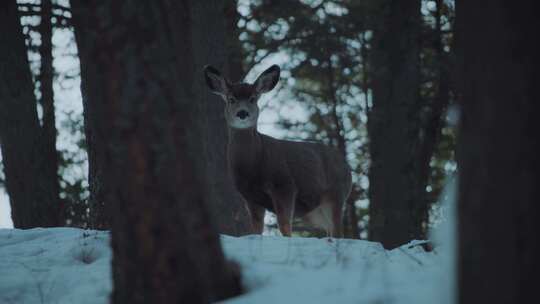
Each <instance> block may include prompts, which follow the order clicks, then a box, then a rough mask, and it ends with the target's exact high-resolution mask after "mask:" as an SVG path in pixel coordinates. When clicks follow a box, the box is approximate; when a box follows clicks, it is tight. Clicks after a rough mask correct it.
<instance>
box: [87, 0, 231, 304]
mask: <svg viewBox="0 0 540 304" xmlns="http://www.w3.org/2000/svg"><path fill="white" fill-rule="evenodd" d="M220 2H221V1H219V0H214V1H195V0H194V1H187V0H184V1H138V2H134V1H133V2H130V4H131V5H130V6H126V5H120V4H119V3H118V2H112V1H106V2H104V1H97V0H96V1H87V2H85V3H84V4H81V5H85V6H86V8H84V7H80V8H81V9H82V10H81V11H84V12H85V16H86V17H85V18H87V21H88V22H85V23H84V26H88V27H90V28H89V30H88V31H89V32H91V33H95V34H96V35H97V36H96V37H99V39H96V40H94V44H93V45H92V46H91V49H89V50H87V51H86V52H87V54H89V57H87V59H88V60H89V61H88V62H91V63H93V65H94V66H95V67H96V75H101V77H99V78H98V80H100V81H99V82H98V83H97V84H94V86H99V88H100V89H101V90H102V91H103V97H104V99H103V105H105V107H104V109H105V111H104V112H105V115H104V116H103V117H102V118H101V119H102V123H103V125H104V129H106V130H109V132H108V133H106V134H107V136H106V137H104V138H105V139H106V147H107V148H106V153H105V160H106V164H107V168H108V170H107V171H104V172H105V173H106V175H105V180H104V182H106V183H109V184H110V186H109V187H110V189H109V190H110V191H108V192H107V202H114V203H111V204H110V206H109V207H110V209H111V211H112V214H113V215H114V216H112V247H113V253H114V256H113V282H114V288H113V294H112V302H113V303H209V302H212V301H217V300H221V299H224V298H227V297H230V296H233V295H236V294H238V293H239V292H240V284H239V274H238V272H237V271H238V270H237V269H236V272H235V271H233V270H232V269H231V267H230V264H229V263H227V262H226V260H225V257H224V255H223V252H222V250H221V247H220V243H219V238H218V235H217V231H216V229H215V228H214V225H213V222H212V216H211V214H210V212H209V210H208V204H209V203H210V200H211V199H212V197H211V196H210V197H208V195H207V194H208V190H209V188H210V184H211V183H212V181H211V179H212V178H213V176H211V175H209V171H208V170H209V169H208V168H209V166H208V165H207V164H206V162H207V161H208V160H207V156H208V155H209V153H207V152H206V151H207V150H209V149H210V147H207V146H206V145H207V144H206V143H207V132H208V126H207V120H206V119H205V116H206V115H207V113H206V112H205V111H207V107H206V105H205V100H204V99H201V95H199V94H200V93H199V92H198V90H200V89H201V88H202V82H203V81H202V79H201V78H200V77H202V74H201V70H199V67H198V63H199V62H201V61H202V59H203V58H202V56H204V55H205V54H208V53H210V51H208V50H206V51H205V52H203V50H202V46H203V45H204V44H205V43H208V45H207V46H206V47H207V48H208V49H215V48H214V45H213V44H211V43H210V42H211V41H212V38H211V36H209V34H210V33H209V32H208V31H209V29H208V28H205V27H202V26H203V25H204V26H209V25H208V22H205V21H210V20H212V18H215V17H216V16H215V15H214V10H215V9H216V8H217V11H219V12H222V10H221V7H220V4H219V3H220ZM210 23H211V22H210ZM218 37H219V35H218ZM206 60H208V58H206ZM199 83H201V84H199ZM104 134H105V133H104Z"/></svg>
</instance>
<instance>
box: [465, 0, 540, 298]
mask: <svg viewBox="0 0 540 304" xmlns="http://www.w3.org/2000/svg"><path fill="white" fill-rule="evenodd" d="M456 2H457V3H456V18H457V19H456V38H457V49H458V62H459V68H460V69H459V70H460V73H459V77H458V79H459V89H460V92H461V98H460V105H461V110H462V111H461V121H460V123H461V124H460V129H459V137H458V151H457V152H458V154H457V156H458V166H459V198H458V217H459V219H458V221H459V224H458V232H459V234H458V237H459V246H458V248H459V258H458V260H459V262H458V278H457V282H458V285H459V286H458V287H459V303H462V304H468V303H494V304H497V303H527V302H534V301H535V300H534V299H538V283H537V281H536V278H538V276H539V275H540V260H539V259H538V257H539V256H540V238H539V237H538V231H540V221H539V220H538V214H540V205H539V203H538V200H539V197H540V187H539V181H540V158H539V157H538V156H539V155H540V136H539V135H538V130H539V129H540V120H539V119H538V117H539V116H540V105H539V103H538V102H539V100H540V94H539V91H538V84H539V83H540V77H539V74H538V67H539V66H540V62H539V61H540V60H539V59H538V58H539V57H538V54H540V47H539V45H538V43H537V42H538V28H540V22H539V19H538V16H537V15H538V8H539V7H538V5H537V2H536V1H523V2H520V3H519V4H514V3H509V2H508V1H504V0H494V1H489V2H483V3H480V2H478V1H469V0H459V1H456ZM486 18H489V22H486Z"/></svg>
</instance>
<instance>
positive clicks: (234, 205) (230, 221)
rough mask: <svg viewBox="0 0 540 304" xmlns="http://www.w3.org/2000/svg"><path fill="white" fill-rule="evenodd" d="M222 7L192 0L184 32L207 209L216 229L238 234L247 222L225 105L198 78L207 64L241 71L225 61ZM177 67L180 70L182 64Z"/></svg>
mask: <svg viewBox="0 0 540 304" xmlns="http://www.w3.org/2000/svg"><path fill="white" fill-rule="evenodd" d="M225 2H228V1H225ZM230 2H234V1H230ZM224 10H225V5H224V1H209V2H208V3H206V2H205V3H204V4H203V3H202V1H192V10H191V12H192V16H191V20H192V24H191V25H186V26H185V27H186V28H189V29H190V32H189V33H187V35H189V37H192V40H191V45H192V48H193V49H192V52H193V55H192V56H193V57H192V58H193V64H194V65H193V69H192V72H191V74H190V76H193V77H195V79H196V80H195V81H194V82H193V94H194V95H193V98H194V99H195V100H198V101H199V106H201V107H202V113H204V115H203V117H201V119H203V120H205V122H206V125H205V128H204V131H205V136H206V137H205V140H206V143H208V149H207V150H206V152H207V159H208V161H207V167H206V170H207V174H208V176H209V177H210V180H209V183H208V184H207V185H208V188H207V194H208V197H209V203H210V211H211V213H212V215H213V217H214V218H215V220H216V223H217V227H218V231H219V232H220V233H223V234H228V235H236V236H238V235H244V234H248V233H249V232H250V231H251V226H250V222H249V218H248V214H247V211H246V209H245V206H244V201H243V198H242V196H241V195H240V193H238V192H237V191H236V190H235V188H234V186H233V183H232V178H231V176H230V172H229V168H228V162H227V153H226V150H227V149H226V146H227V139H228V132H227V128H226V125H227V124H226V122H225V116H224V112H225V110H224V106H225V105H224V103H223V101H222V100H221V98H219V97H217V96H215V95H214V94H211V93H210V91H209V90H208V88H207V87H206V84H205V83H204V81H202V79H203V78H202V77H203V76H202V70H203V67H204V66H205V65H207V64H211V65H213V66H215V67H218V68H223V67H227V66H229V70H230V71H233V70H234V71H236V73H238V72H241V71H238V66H234V65H231V64H229V63H231V62H228V60H229V58H230V56H229V55H230V53H228V48H227V47H226V46H227V41H229V39H230V38H227V36H228V35H229V33H227V31H226V30H225V29H226V28H227V26H228V25H227V24H226V18H225V16H224ZM177 39H178V41H177V44H181V43H184V41H185V40H184V39H185V36H184V35H182V34H181V33H178V35H177ZM233 64H234V63H233ZM179 70H182V67H180V68H179Z"/></svg>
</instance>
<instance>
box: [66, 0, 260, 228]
mask: <svg viewBox="0 0 540 304" xmlns="http://www.w3.org/2000/svg"><path fill="white" fill-rule="evenodd" d="M188 4H189V3H188ZM188 4H186V5H188ZM189 6H190V7H192V8H193V9H192V10H191V11H190V12H189V13H190V14H189V15H187V17H186V18H185V20H187V19H190V20H191V23H192V24H191V23H189V24H182V25H179V27H178V28H173V29H172V30H174V32H173V34H172V35H171V37H172V38H173V39H174V40H173V41H174V43H173V47H175V48H177V52H178V53H182V52H184V53H186V54H189V56H187V57H184V58H180V59H179V61H180V62H181V63H180V64H178V65H176V68H177V73H178V74H179V75H180V77H184V78H181V81H183V82H185V83H189V84H190V86H192V87H193V88H194V90H193V93H192V94H193V96H191V97H192V98H193V100H197V101H198V102H197V103H198V106H200V107H201V111H202V113H205V115H203V116H202V117H201V119H202V120H203V121H204V122H205V128H203V129H202V131H203V133H202V134H204V135H203V136H204V138H205V139H206V140H207V142H208V143H211V144H212V147H211V148H210V149H207V150H205V151H206V152H205V153H206V154H207V155H206V157H207V166H206V170H208V174H209V176H211V178H210V183H209V184H208V188H207V192H208V196H209V197H210V200H209V202H210V210H211V213H212V216H213V217H214V218H215V219H216V221H217V227H218V231H219V232H220V233H224V234H229V235H243V234H247V233H248V232H249V231H250V226H249V219H248V216H247V213H246V210H245V208H244V206H243V201H242V198H241V196H240V194H239V193H238V192H237V191H236V190H235V189H234V187H233V185H232V183H231V180H230V177H229V172H228V168H227V161H226V148H225V147H226V143H227V132H226V128H225V125H226V124H225V119H224V116H223V113H224V109H223V107H224V105H223V103H222V102H221V100H219V99H218V98H216V97H215V96H212V95H211V94H210V93H209V92H208V90H207V89H206V87H205V86H204V83H203V81H202V80H201V81H199V79H198V78H195V80H194V79H193V78H192V76H193V77H196V75H199V76H200V77H202V74H201V73H202V69H203V67H204V66H205V65H206V64H212V65H214V66H216V67H224V66H226V65H227V50H226V49H225V16H224V4H223V3H221V2H220V3H217V2H210V3H208V4H200V3H198V2H193V5H189ZM202 11H204V14H205V15H204V16H198V15H192V14H199V13H200V12H202ZM176 13H178V12H176ZM178 14H180V13H178ZM173 21H174V20H173ZM173 21H171V22H173ZM73 22H74V25H75V29H76V30H75V36H76V39H77V44H78V46H79V56H80V60H81V89H82V93H83V106H84V117H85V133H86V139H87V144H88V160H89V184H90V205H91V211H92V216H91V217H92V218H93V219H94V224H93V225H92V226H93V227H94V228H98V229H107V228H108V227H109V223H110V221H111V219H110V217H111V215H110V210H108V208H109V204H112V203H111V202H107V200H106V197H105V193H107V191H108V190H107V187H108V185H107V183H105V182H104V180H105V178H104V175H105V172H104V171H105V170H107V166H106V163H105V161H104V158H105V149H106V147H105V142H104V138H105V136H106V134H107V133H108V132H109V131H110V130H106V129H103V128H101V129H100V127H99V124H100V120H101V119H102V117H104V112H103V111H104V100H105V96H104V94H105V92H103V90H102V89H101V87H100V86H101V83H102V80H101V77H102V76H101V75H100V74H99V72H98V71H97V67H96V66H95V64H94V63H93V62H92V61H91V60H90V56H91V54H90V53H89V50H91V49H92V45H93V44H94V41H95V39H96V37H97V35H98V34H97V33H95V32H92V30H91V29H90V27H89V26H88V23H89V22H93V21H91V20H89V18H88V16H87V15H86V14H85V13H84V11H83V7H82V5H81V4H79V3H73ZM200 79H202V78H200Z"/></svg>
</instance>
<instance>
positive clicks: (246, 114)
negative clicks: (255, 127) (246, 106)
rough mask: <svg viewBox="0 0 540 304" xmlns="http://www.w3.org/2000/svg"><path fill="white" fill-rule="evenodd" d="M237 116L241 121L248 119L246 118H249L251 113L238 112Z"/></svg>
mask: <svg viewBox="0 0 540 304" xmlns="http://www.w3.org/2000/svg"><path fill="white" fill-rule="evenodd" d="M236 116H237V117H239V118H240V119H246V117H248V116H249V113H248V111H246V110H240V111H238V113H236Z"/></svg>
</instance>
